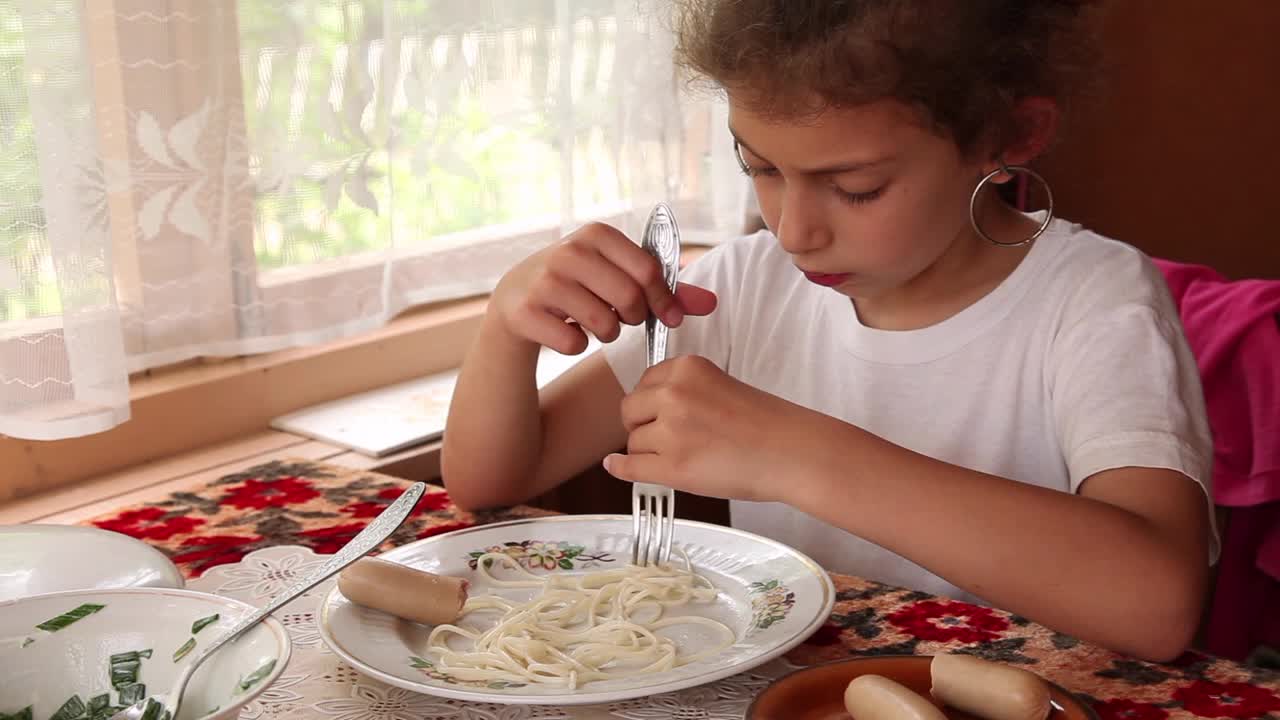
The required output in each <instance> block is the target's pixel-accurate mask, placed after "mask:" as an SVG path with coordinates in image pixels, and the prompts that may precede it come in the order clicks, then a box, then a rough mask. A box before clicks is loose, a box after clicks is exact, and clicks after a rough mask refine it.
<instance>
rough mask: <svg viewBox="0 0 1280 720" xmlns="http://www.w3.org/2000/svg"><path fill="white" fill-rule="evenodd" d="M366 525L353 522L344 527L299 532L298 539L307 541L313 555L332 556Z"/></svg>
mask: <svg viewBox="0 0 1280 720" xmlns="http://www.w3.org/2000/svg"><path fill="white" fill-rule="evenodd" d="M368 524H369V523H366V522H353V523H347V524H345V525H331V526H329V527H326V528H317V529H315V530H307V531H305V532H300V533H298V537H299V538H306V539H307V540H309V541H310V547H311V550H312V551H313V552H315V554H317V555H332V554H334V553H336V552H338V551H339V550H341V549H342V548H343V546H344V545H346V544H347V543H349V542H351V540H352V539H353V538H355V536H356V535H359V534H360V531H361V530H364V528H365V526H366V525H368Z"/></svg>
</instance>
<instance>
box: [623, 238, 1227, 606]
mask: <svg viewBox="0 0 1280 720" xmlns="http://www.w3.org/2000/svg"><path fill="white" fill-rule="evenodd" d="M681 280H682V281H683V282H688V283H691V284H694V285H699V286H702V287H705V288H708V289H710V290H713V291H714V292H715V293H716V294H717V295H718V296H719V301H720V302H719V306H718V309H717V310H716V311H715V312H714V313H712V314H711V315H710V316H707V317H705V318H688V319H686V320H685V322H684V324H682V326H681V327H680V328H678V329H675V330H673V331H672V332H671V336H670V341H669V346H670V352H669V356H671V357H674V356H676V355H687V354H696V355H701V356H704V357H706V358H707V359H709V360H711V361H713V362H714V363H716V365H718V366H719V367H721V368H722V369H724V370H725V371H726V372H728V373H729V374H730V375H731V376H733V377H735V378H738V379H739V380H742V381H743V382H746V383H748V384H750V385H753V386H755V387H757V388H760V389H762V390H765V391H767V392H770V393H773V394H775V395H778V396H780V397H782V398H785V399H787V400H790V401H792V402H794V403H797V404H799V405H803V406H805V407H809V408H812V409H814V410H817V411H819V412H822V413H825V414H827V415H831V416H833V417H836V418H839V419H841V420H844V421H846V422H849V423H852V424H854V425H857V426H858V427H861V428H863V429H865V430H867V431H870V432H872V433H874V434H876V435H878V436H880V437H882V438H884V439H886V440H888V441H890V442H893V443H896V444H898V445H900V446H902V447H905V448H908V449H911V450H914V451H916V452H920V453H923V454H925V455H929V456H931V457H934V458H937V459H939V460H943V461H946V462H949V463H952V464H955V465H960V466H963V467H967V468H970V469H973V470H977V471H981V472H985V473H991V474H993V475H997V476H1000V477H1005V478H1010V479H1013V480H1018V481H1021V482H1027V483H1032V484H1035V485H1040V486H1043V487H1047V488H1052V489H1054V490H1060V491H1064V492H1075V491H1076V490H1077V489H1078V488H1079V487H1080V484H1081V483H1082V482H1083V481H1084V480H1085V479H1086V478H1088V477H1089V476H1091V475H1093V474H1095V473H1098V472H1100V471H1103V470H1107V469H1110V468H1117V467H1124V466H1140V467H1158V468H1169V469H1173V470H1177V471H1179V472H1182V473H1184V474H1186V475H1187V476H1188V477H1190V478H1192V479H1193V480H1195V481H1197V482H1199V483H1200V484H1201V485H1203V486H1204V488H1205V491H1206V497H1208V496H1209V495H1208V489H1209V486H1208V483H1209V476H1210V475H1209V471H1210V467H1211V460H1212V444H1211V442H1210V437H1209V428H1208V423H1207V420H1206V416H1205V409H1204V399H1203V396H1202V393H1201V389H1200V380H1199V375H1198V372H1197V369H1196V363H1195V360H1194V358H1193V356H1192V354H1191V351H1190V349H1189V347H1188V345H1187V342H1186V339H1185V338H1184V336H1183V333H1182V326H1181V323H1180V322H1179V319H1178V314H1177V310H1176V307H1175V306H1174V304H1173V301H1172V299H1171V297H1170V295H1169V292H1168V289H1167V287H1166V285H1165V283H1164V279H1163V278H1162V277H1161V275H1160V274H1159V271H1158V270H1157V269H1156V268H1155V266H1154V265H1153V264H1152V263H1150V262H1149V261H1148V260H1147V258H1146V257H1145V256H1144V255H1142V254H1141V253H1140V252H1139V251H1137V250H1136V249H1134V248H1132V247H1130V246H1128V245H1125V244H1122V243H1119V242H1116V241H1113V240H1109V239H1107V238H1104V237H1101V236H1099V235H1097V234H1095V233H1092V232H1089V231H1087V230H1083V229H1081V228H1080V227H1079V226H1078V225H1073V224H1071V223H1068V222H1065V221H1061V220H1055V221H1054V222H1053V223H1052V224H1051V225H1050V227H1049V229H1048V231H1047V232H1046V233H1045V234H1044V235H1042V236H1041V237H1040V239H1038V240H1037V241H1036V242H1035V244H1034V245H1033V246H1032V248H1031V249H1030V251H1029V252H1028V253H1027V255H1026V257H1024V258H1023V260H1022V262H1021V263H1020V264H1019V265H1018V267H1017V268H1016V269H1015V270H1014V271H1013V272H1012V273H1011V274H1010V275H1009V276H1008V277H1007V278H1006V279H1005V280H1004V281H1003V282H1002V283H1001V284H1000V285H999V286H998V287H996V289H994V290H993V291H991V292H990V293H988V294H987V295H986V296H985V297H983V298H982V299H980V300H978V301H977V302H975V303H974V304H973V305H971V306H969V307H968V308H966V309H964V310H963V311H961V312H960V313H958V314H956V315H954V316H952V317H951V318H948V319H947V320H944V321H943V322H940V323H938V324H936V325H933V326H931V327H927V328H924V329H921V330H913V331H904V332H894V331H884V330H877V329H874V328H869V327H866V326H865V325H863V324H862V323H861V322H859V319H858V314H857V311H856V310H855V308H854V304H853V302H852V301H850V299H849V298H848V297H846V296H844V295H841V294H839V293H837V292H835V291H833V290H830V289H828V288H824V287H820V286H818V285H814V284H812V283H810V282H809V281H808V280H806V279H805V278H804V276H803V275H802V274H801V273H800V272H799V271H798V270H797V269H796V268H795V267H794V265H793V264H792V262H791V259H790V257H789V256H788V255H787V253H786V252H785V251H784V250H782V248H781V247H780V246H779V244H778V242H777V240H776V239H775V238H774V236H773V235H772V234H771V233H769V232H768V231H761V232H759V233H756V234H755V235H751V236H747V237H742V238H738V239H736V240H733V241H731V242H727V243H725V244H723V245H720V246H718V247H716V248H715V249H714V250H712V251H711V252H709V253H707V255H705V256H704V257H702V258H701V259H700V260H699V261H697V262H696V263H693V264H692V265H691V266H690V267H689V268H688V269H687V270H686V271H685V272H683V273H682V275H681ZM643 346H644V338H643V330H642V328H628V329H627V331H626V333H624V335H623V337H622V338H621V339H619V340H618V341H617V342H614V343H612V344H610V345H607V346H605V353H606V357H607V359H608V361H609V363H610V366H611V367H612V369H613V371H614V373H615V374H616V375H617V377H618V379H619V382H620V383H621V384H622V386H623V388H624V389H626V390H627V391H628V392H629V391H630V390H631V389H632V388H633V387H635V384H636V382H637V381H638V380H639V378H640V376H641V374H642V373H643V372H644V347H643ZM731 517H732V522H733V525H734V526H735V527H739V528H742V529H745V530H748V531H750V532H755V533H758V534H761V535H765V536H768V537H772V538H774V539H776V540H779V541H781V542H784V543H787V544H789V545H791V546H793V547H795V548H797V549H798V550H800V551H801V552H804V553H806V554H808V555H809V556H810V557H812V558H813V559H814V560H816V561H817V562H818V563H820V564H821V565H822V566H823V567H825V568H827V569H828V570H831V571H834V572H842V573H848V574H853V575H858V576H861V577H867V578H871V579H875V580H880V581H883V582H888V583H891V584H895V585H901V586H904V587H909V588H913V589H916V590H924V591H926V592H931V593H936V594H940V595H946V596H951V597H956V598H961V599H967V600H970V601H975V600H979V599H978V598H974V597H973V596H971V595H969V594H967V593H964V592H963V591H961V590H960V589H959V588H957V587H955V586H954V585H952V584H951V583H949V582H947V581H946V580H943V579H942V578H940V577H938V576H936V575H934V574H933V573H931V572H929V571H927V570H925V569H924V568H922V567H920V566H918V565H915V564H914V563H912V562H910V561H908V560H906V559H905V558H903V557H901V556H899V555H896V554H894V553H892V552H890V551H888V550H885V549H884V548H881V547H879V546H878V545H874V544H872V543H870V542H868V541H865V540H862V539H861V538H859V537H856V536H855V535H853V534H851V533H849V532H847V531H845V530H841V529H839V528H837V527H834V526H832V525H829V524H827V523H825V522H823V521H821V520H818V519H816V518H814V517H812V516H810V515H808V514H806V513H803V512H800V511H798V510H796V509H794V508H792V507H790V506H787V505H783V504H775V503H750V502H740V501H734V502H732V503H731ZM1213 543H1214V546H1215V547H1214V549H1213V553H1214V554H1215V556H1216V552H1217V549H1216V538H1215V539H1214V540H1213Z"/></svg>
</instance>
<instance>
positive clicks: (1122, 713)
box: [1093, 699, 1169, 720]
mask: <svg viewBox="0 0 1280 720" xmlns="http://www.w3.org/2000/svg"><path fill="white" fill-rule="evenodd" d="M1093 710H1094V712H1096V713H1098V720H1164V719H1165V718H1167V717H1169V711H1167V710H1165V709H1164V708H1162V707H1158V706H1156V705H1152V704H1150V703H1140V702H1134V701H1132V700H1125V699H1118V700H1108V701H1106V702H1101V703H1098V704H1096V705H1094V706H1093Z"/></svg>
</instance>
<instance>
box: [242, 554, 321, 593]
mask: <svg viewBox="0 0 1280 720" xmlns="http://www.w3.org/2000/svg"><path fill="white" fill-rule="evenodd" d="M323 562H324V560H311V561H305V560H304V556H303V555H302V554H301V553H298V552H294V553H291V554H289V555H285V556H284V557H282V558H280V559H279V560H270V559H268V558H265V557H253V558H250V559H248V560H246V561H244V562H241V563H240V564H239V565H238V566H237V567H234V568H231V569H228V570H224V571H222V572H223V574H224V575H225V576H226V577H228V578H230V581H229V582H226V583H223V584H222V585H220V586H219V587H218V592H219V593H225V592H237V591H240V590H250V592H251V594H252V597H254V598H270V597H275V596H276V595H277V594H279V593H280V591H282V590H284V589H285V588H287V587H289V586H290V585H292V584H293V583H295V582H297V581H298V580H299V579H301V578H302V577H303V576H305V575H306V574H307V573H308V572H310V571H311V570H312V569H314V568H317V567H319V566H320V565H321V564H322V563H323Z"/></svg>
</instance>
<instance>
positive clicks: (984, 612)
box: [83, 458, 1280, 720]
mask: <svg viewBox="0 0 1280 720" xmlns="http://www.w3.org/2000/svg"><path fill="white" fill-rule="evenodd" d="M409 484H410V483H409V481H407V480H403V479H400V478H395V477H390V476H387V475H382V474H378V473H375V472H369V471H363V470H353V469H350V468H346V467H341V466H337V465H330V464H325V463H321V462H313V461H308V460H303V459H290V458H281V459H279V460H273V461H270V462H266V463H263V464H261V465H258V466H255V467H252V468H249V469H247V470H245V471H242V472H237V473H235V474H232V475H227V476H225V477H221V478H218V479H215V480H212V481H208V480H201V481H199V482H194V481H193V484H192V485H191V486H189V487H178V488H176V489H175V488H174V487H172V486H167V487H166V488H164V489H163V490H157V491H156V493H155V495H154V497H146V498H144V499H142V500H141V501H138V500H137V496H134V498H133V501H131V503H130V504H128V505H127V506H121V507H117V508H113V509H112V510H111V511H110V512H107V513H105V514H102V515H100V516H97V517H93V518H90V519H87V520H85V521H83V524H86V525H92V526H96V527H99V528H103V529H106V530H112V531H115V532H119V533H123V534H125V535H129V536H132V537H134V538H137V539H139V540H142V541H143V542H145V543H147V544H149V545H151V546H152V547H155V548H157V549H158V550H160V551H161V552H163V553H164V554H165V555H166V556H168V558H169V559H170V560H171V561H172V562H173V563H174V564H175V565H176V566H177V567H178V568H179V569H180V570H181V572H182V574H183V576H184V577H185V580H186V587H187V588H189V589H192V590H198V591H204V592H209V593H215V594H218V595H223V596H227V597H231V598H235V599H238V600H242V601H244V602H247V603H249V604H252V605H255V606H262V605H265V604H266V603H268V602H270V600H271V599H272V598H273V597H274V596H275V595H276V594H277V593H280V592H281V591H283V590H284V589H285V588H287V587H288V586H289V585H290V584H291V583H292V581H293V580H295V579H297V578H299V577H301V576H302V575H304V574H305V573H306V572H307V571H308V570H310V569H312V568H314V567H316V564H317V563H319V562H322V561H323V560H324V559H325V558H324V556H326V555H330V554H333V553H335V552H337V551H338V550H339V549H340V548H341V547H342V546H343V545H344V544H345V543H347V542H348V541H349V540H351V539H352V538H353V537H354V536H355V535H356V534H357V533H359V532H360V531H361V530H362V529H363V528H364V527H365V526H366V525H367V524H368V523H369V522H370V521H371V520H372V519H373V518H375V517H376V516H377V515H378V514H379V513H380V512H381V511H382V510H383V509H384V508H385V507H386V506H387V505H388V504H390V503H391V502H392V501H393V500H394V499H395V498H396V497H398V496H399V495H400V494H401V493H402V492H403V491H404V489H405V488H406V487H408V485H409ZM554 514H555V513H552V512H550V511H547V510H541V509H537V508H533V507H528V506H517V507H511V508H504V509H498V510H492V511H485V512H468V511H463V510H460V509H459V508H458V507H456V506H455V505H454V504H453V503H452V502H451V501H450V499H449V495H448V493H447V492H446V491H445V489H444V488H443V487H440V486H438V485H429V486H428V490H427V492H426V494H425V495H423V497H422V499H421V501H420V502H419V503H418V505H417V507H416V508H415V509H414V511H413V513H412V514H411V515H410V517H409V519H408V520H407V521H406V522H405V523H404V524H403V525H402V526H401V527H400V528H399V529H398V530H397V531H396V533H395V534H394V535H392V537H391V538H390V539H389V540H388V541H387V543H386V545H385V546H384V547H383V548H382V550H384V551H385V550H388V549H390V548H393V547H398V546H402V545H405V544H407V543H411V542H414V541H416V540H419V539H422V538H427V537H431V536H435V535H440V534H442V533H447V532H450V531H453V530H459V529H463V528H471V527H475V526H479V525H485V524H489V523H495V522H501V521H507V520H514V519H521V518H536V517H540V516H549V515H554ZM830 575H831V579H832V581H833V583H834V586H835V589H836V602H835V605H834V609H833V610H832V612H831V614H830V616H829V617H828V618H827V619H826V621H825V623H823V624H822V625H821V626H820V627H819V628H818V630H817V631H816V632H815V633H814V634H812V635H811V636H809V637H808V639H807V640H805V641H804V642H803V643H802V644H800V645H799V646H797V647H795V648H794V649H792V650H791V651H790V652H788V653H786V654H785V655H784V656H782V657H780V658H778V659H776V660H773V661H770V662H768V663H766V664H764V665H760V666H757V667H756V668H754V669H752V670H750V671H747V672H744V673H741V674H738V675H735V676H732V677H729V678H726V679H723V680H720V681H716V682H713V683H709V684H706V685H702V686H698V687H693V688H688V689H685V690H679V691H675V692H670V693H662V694H656V695H651V696H646V697H641V698H636V699H632V700H626V701H620V702H614V703H608V704H603V705H573V706H563V707H561V706H555V705H503V704H494V703H481V702H469V701H464V700H457V699H449V698H443V697H436V696H432V695H425V694H419V693H415V692H412V691H409V690H405V689H402V688H399V687H394V686H391V685H388V684H385V683H383V682H381V681H379V680H376V679H374V678H371V677H368V676H365V675H363V674H361V673H360V672H359V671H358V670H356V669H354V668H352V667H351V666H350V665H348V664H346V663H345V662H343V661H342V659H341V658H340V657H339V656H338V655H336V654H334V653H333V652H332V651H331V650H330V649H329V648H328V647H327V646H326V644H325V643H324V641H323V639H322V637H321V632H320V628H319V626H318V620H319V618H318V608H319V607H320V604H321V601H322V599H323V598H324V596H325V594H326V593H327V592H328V591H329V590H330V589H331V588H332V587H333V585H334V582H335V581H334V580H333V579H330V580H328V581H326V582H324V583H322V584H321V585H319V586H317V587H316V588H314V589H313V590H311V591H309V592H308V593H306V594H305V595H303V596H302V597H300V598H298V599H297V600H294V601H293V602H291V603H290V604H289V605H286V606H285V607H284V608H282V609H281V610H279V611H278V612H277V613H276V617H277V618H278V619H279V620H280V621H281V622H282V623H283V624H284V626H285V627H286V629H287V630H288V632H289V635H290V638H291V642H292V646H293V654H292V658H291V660H290V662H289V664H288V666H287V667H286V669H285V670H284V672H283V674H282V675H281V676H280V678H279V679H278V680H277V681H276V682H275V683H274V684H272V685H271V686H270V687H268V688H267V689H266V690H265V692H263V693H262V694H261V695H259V696H258V697H256V698H255V699H254V700H253V701H252V702H251V703H250V704H249V705H248V706H246V707H245V708H244V709H243V710H242V713H241V716H240V717H241V718H242V719H244V720H257V719H258V718H271V719H273V720H275V719H278V720H285V719H288V720H294V719H297V720H301V719H302V718H307V719H309V720H310V719H315V718H320V719H325V720H420V719H423V718H449V719H453V720H524V719H526V718H538V719H540V720H551V719H553V718H566V719H568V718H572V719H574V720H577V719H585V718H591V719H600V720H603V719H605V718H609V719H612V720H650V719H652V720H656V719H658V718H678V719H680V720H730V719H732V720H738V719H740V718H743V717H744V713H745V712H746V710H747V707H748V706H749V704H750V703H751V701H752V699H753V698H754V697H755V696H756V695H757V694H759V693H760V692H761V691H762V690H763V689H764V688H765V687H767V686H768V685H769V684H770V683H772V682H773V681H774V680H775V679H777V678H779V677H781V676H783V675H785V674H787V673H790V672H793V671H795V670H797V669H799V668H803V667H806V666H811V665H814V664H817V663H824V662H831V661H837V660H844V659H849V658H857V657H868V656H881V655H901V654H909V655H933V654H938V653H946V652H963V653H969V654H973V655H976V656H979V657H982V658H986V659H989V660H994V661H999V662H1002V663H1009V664H1013V665H1016V666H1019V667H1023V668H1027V669H1029V670H1031V671H1033V672H1035V673H1037V674H1039V675H1041V676H1043V677H1044V678H1046V679H1048V680H1050V681H1052V682H1054V683H1057V684H1058V685H1061V686H1062V687H1064V688H1067V689H1068V690H1070V691H1071V692H1073V693H1074V694H1076V695H1077V696H1078V697H1079V698H1081V699H1082V700H1083V701H1084V702H1085V703H1086V704H1087V705H1088V706H1090V707H1091V708H1092V709H1093V711H1094V712H1095V713H1096V715H1097V717H1098V718H1099V719H1100V720H1163V719H1164V718H1172V719H1178V720H1181V719H1183V718H1242V719H1244V718H1249V719H1255V720H1257V719H1270V720H1280V673H1277V672H1275V671H1273V670H1268V669H1265V668H1260V667H1253V666H1249V665H1245V664H1241V663H1237V662H1233V661H1229V660H1225V659H1221V658H1216V657H1212V656H1209V655H1206V654H1203V653H1200V652H1195V651H1188V652H1186V653H1184V654H1183V655H1182V656H1181V657H1179V658H1177V659H1176V660H1174V661H1173V662H1170V663H1166V664H1156V663H1151V662H1144V661H1141V660H1137V659H1135V658H1132V657H1127V656H1125V655H1123V654H1119V653H1116V652H1112V651H1110V650H1106V649H1103V648H1101V647H1099V646H1097V645H1093V644H1091V643H1088V642H1085V641H1082V640H1079V639H1076V638H1074V637H1070V636H1068V635H1064V634H1062V633H1058V632H1054V631H1053V630H1050V629H1048V628H1046V627H1044V626H1041V625H1039V624H1037V623H1035V622H1032V621H1030V620H1028V619H1027V618H1024V617H1019V616H1018V615H1016V614H1013V613H1010V612H1005V611H1003V610H1000V609H998V608H992V607H986V606H981V605H976V604H971V603H967V602H961V601H959V600H954V599H948V598H945V597H940V596H936V595H931V594H929V593H925V592H920V591H917V590H913V589H911V588H901V587H894V586H891V585H886V584H883V583H879V582H875V581H872V580H869V579H864V578H860V577H854V576H851V575H842V574H836V573H830ZM1135 581H1136V580H1135Z"/></svg>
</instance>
